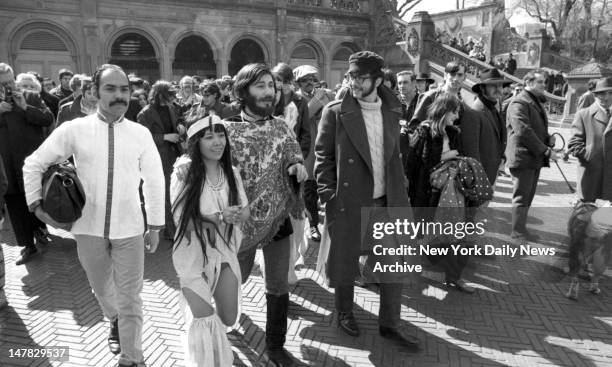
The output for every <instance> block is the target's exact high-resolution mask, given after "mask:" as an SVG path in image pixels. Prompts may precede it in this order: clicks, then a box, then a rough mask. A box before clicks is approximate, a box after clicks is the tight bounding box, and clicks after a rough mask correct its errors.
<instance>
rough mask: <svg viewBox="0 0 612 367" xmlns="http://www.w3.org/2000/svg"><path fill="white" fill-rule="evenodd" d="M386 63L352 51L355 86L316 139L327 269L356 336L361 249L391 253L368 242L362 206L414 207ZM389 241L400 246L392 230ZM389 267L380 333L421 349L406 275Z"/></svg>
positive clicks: (346, 326)
mask: <svg viewBox="0 0 612 367" xmlns="http://www.w3.org/2000/svg"><path fill="white" fill-rule="evenodd" d="M383 64H384V60H383V58H382V57H380V56H379V55H377V54H375V53H373V52H370V51H361V52H357V53H355V54H353V55H351V56H350V58H349V70H348V75H347V77H348V80H349V88H350V90H349V91H348V92H347V93H346V94H345V95H344V97H343V98H342V99H341V100H338V101H335V102H333V103H330V104H328V105H327V106H325V108H324V109H323V114H322V117H321V124H320V126H319V133H318V135H317V139H316V145H315V154H316V165H315V174H316V177H317V184H318V191H319V195H320V197H321V201H322V202H323V203H325V216H326V220H327V229H328V232H329V236H330V239H331V242H330V249H329V257H328V261H327V269H326V270H327V276H328V278H329V283H330V287H333V288H335V295H334V297H335V305H336V311H337V312H338V319H337V320H338V321H337V322H338V327H340V328H341V329H342V331H344V332H345V333H347V334H348V335H351V336H358V335H359V326H358V325H357V321H356V320H355V317H354V315H353V295H354V281H355V277H356V276H358V275H359V257H360V255H363V254H366V255H368V256H369V257H370V258H371V259H372V260H374V261H377V262H381V263H383V262H384V263H386V262H388V261H389V260H391V259H389V258H388V257H386V258H382V257H377V256H376V255H377V254H376V253H375V252H374V253H373V252H372V248H371V244H370V242H371V241H364V243H363V244H362V237H361V231H360V228H361V224H362V222H361V217H362V209H363V208H374V210H373V211H372V212H370V213H369V220H368V221H369V222H371V221H372V216H373V214H374V215H381V213H383V212H385V211H386V210H385V207H408V196H407V194H406V187H405V182H404V172H403V169H402V162H401V158H400V147H399V139H398V136H399V119H400V117H401V115H402V105H401V103H400V101H399V100H398V99H397V97H396V96H395V95H394V94H393V92H392V91H391V90H389V89H388V88H386V87H384V86H382V81H383V71H382V68H383ZM382 215H384V214H382ZM377 219H378V218H377ZM385 221H388V219H385ZM368 226H369V225H368ZM382 242H384V243H385V245H386V246H388V247H397V243H396V241H395V240H394V238H393V237H391V236H389V237H388V238H387V239H385V241H381V243H382ZM391 261H393V260H391ZM389 275H390V276H388V275H387V274H382V273H381V274H380V308H379V314H378V315H379V316H378V322H379V333H380V335H381V336H382V337H383V338H386V339H389V340H392V341H395V342H397V343H399V344H401V345H403V346H405V347H408V348H411V349H418V346H419V341H418V339H416V338H415V337H413V336H411V335H409V333H407V332H406V331H405V330H404V328H403V327H401V326H400V324H401V320H400V308H401V297H402V283H401V282H400V279H399V277H397V276H393V275H391V274H389ZM402 276H403V275H402Z"/></svg>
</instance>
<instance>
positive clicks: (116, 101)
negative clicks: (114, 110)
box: [109, 99, 127, 107]
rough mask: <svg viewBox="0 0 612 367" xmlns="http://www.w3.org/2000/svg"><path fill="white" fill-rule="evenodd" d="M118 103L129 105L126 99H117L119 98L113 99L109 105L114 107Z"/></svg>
mask: <svg viewBox="0 0 612 367" xmlns="http://www.w3.org/2000/svg"><path fill="white" fill-rule="evenodd" d="M116 104H122V105H124V106H127V101H124V100H122V99H117V100H114V101H112V102H111V103H110V105H109V106H111V107H112V106H114V105H116Z"/></svg>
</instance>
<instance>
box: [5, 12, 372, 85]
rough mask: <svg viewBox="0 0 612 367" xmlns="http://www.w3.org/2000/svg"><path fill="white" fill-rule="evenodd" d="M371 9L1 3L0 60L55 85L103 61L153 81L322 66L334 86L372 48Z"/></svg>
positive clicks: (324, 75)
mask: <svg viewBox="0 0 612 367" xmlns="http://www.w3.org/2000/svg"><path fill="white" fill-rule="evenodd" d="M370 1H373V0H289V1H287V0H229V1H223V0H181V1H171V0H149V1H144V0H135V1H129V2H128V1H117V0H115V1H114V0H99V1H95V0H80V1H79V0H54V1H49V0H20V1H19V2H15V1H10V0H0V61H1V62H8V63H9V64H10V65H12V66H13V67H14V69H15V72H16V73H20V72H26V71H30V70H33V71H37V72H39V73H41V75H44V76H48V77H51V78H52V79H53V80H56V81H57V72H58V71H59V69H62V68H65V67H68V68H70V69H71V70H73V71H75V72H84V73H92V72H93V71H94V70H95V68H96V67H97V66H98V65H100V64H103V63H107V62H111V63H116V64H119V65H121V66H122V67H124V68H125V69H126V70H127V71H128V72H134V73H136V74H137V75H138V76H140V77H142V78H144V79H148V80H151V81H154V80H157V79H160V78H163V79H169V80H178V79H179V78H180V77H181V76H183V75H194V74H197V75H201V76H211V77H220V76H222V75H235V74H236V72H237V71H238V70H239V69H240V68H241V67H242V66H243V65H245V64H247V63H250V62H265V63H267V64H270V65H275V64H276V63H278V62H287V63H289V64H290V65H291V66H293V67H295V66H298V65H301V64H310V65H314V66H317V67H319V69H320V70H321V78H322V79H323V80H326V81H328V83H329V85H330V86H333V85H334V84H335V83H338V82H340V80H341V79H342V75H343V74H344V72H345V71H346V68H347V60H348V56H349V55H350V54H351V53H353V52H356V51H358V50H362V49H364V48H367V47H368V46H369V44H370V43H371V35H372V34H373V33H374V32H373V23H372V21H371V19H372V13H371V12H373V11H374V9H373V8H374V7H373V6H370V4H369V2H370Z"/></svg>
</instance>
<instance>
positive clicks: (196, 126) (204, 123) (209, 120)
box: [187, 114, 223, 139]
mask: <svg viewBox="0 0 612 367" xmlns="http://www.w3.org/2000/svg"><path fill="white" fill-rule="evenodd" d="M216 124H220V125H223V122H222V121H221V118H220V117H219V116H217V115H212V114H210V115H208V116H206V117H203V118H201V119H199V120H198V121H196V122H194V123H193V124H192V125H191V126H189V129H187V139H191V137H192V136H194V135H195V134H197V133H199V132H200V131H202V130H204V129H206V128H208V127H211V128H212V125H216Z"/></svg>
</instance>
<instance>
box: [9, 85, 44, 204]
mask: <svg viewBox="0 0 612 367" xmlns="http://www.w3.org/2000/svg"><path fill="white" fill-rule="evenodd" d="M23 95H24V97H25V100H26V104H27V107H26V109H25V110H22V109H20V108H19V107H16V106H13V110H12V111H11V112H5V113H3V114H0V155H1V156H2V159H3V160H4V169H5V171H6V178H7V180H8V189H7V192H6V193H7V194H18V193H23V192H24V189H23V171H22V168H23V161H24V160H25V158H26V157H27V156H29V155H30V154H32V152H34V151H35V150H36V149H37V148H38V147H39V146H40V144H42V142H43V141H44V140H45V136H44V131H43V127H47V126H51V124H53V121H54V118H53V113H51V110H49V108H47V106H46V105H45V103H44V102H43V100H42V98H41V97H40V95H39V94H38V93H32V92H23Z"/></svg>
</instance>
